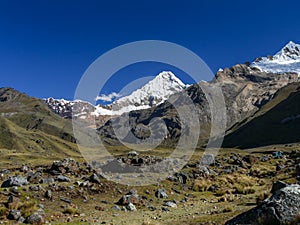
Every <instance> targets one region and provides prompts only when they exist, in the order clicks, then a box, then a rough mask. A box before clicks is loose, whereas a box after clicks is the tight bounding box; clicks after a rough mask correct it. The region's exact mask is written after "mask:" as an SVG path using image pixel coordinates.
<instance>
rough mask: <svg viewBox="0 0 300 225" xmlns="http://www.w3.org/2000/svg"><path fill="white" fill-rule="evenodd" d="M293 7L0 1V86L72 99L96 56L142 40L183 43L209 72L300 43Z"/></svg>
mask: <svg viewBox="0 0 300 225" xmlns="http://www.w3.org/2000/svg"><path fill="white" fill-rule="evenodd" d="M299 8H300V2H299V1H297V0H295V1H290V0H285V1H268V0H265V1H264V0H260V1H258V0H252V1H243V0H226V1H225V0H220V1H216V0H207V1H206V0H203V1H202V0H198V1H197V0H195V1H189V0H186V1H176V0H172V1H167V0H165V1H164V0H151V1H144V0H138V1H130V0H128V1H114V0H112V1H101V0H99V1H91V0H85V1H83V0H82V1H81V0H76V1H71V0H70V1H66V0H59V1H56V0H51V1H50V0H36V1H32V0H26V1H24V0H19V1H17V0H0V74H1V75H0V76H1V79H0V86H2V87H3V86H5V87H6V86H10V87H14V88H16V89H18V90H20V91H22V92H26V93H27V94H29V95H31V96H36V97H40V98H41V97H48V96H53V97H56V98H67V99H72V98H73V95H74V91H75V88H76V85H77V83H78V81H79V79H80V77H81V76H82V74H83V73H84V71H85V70H86V69H87V67H88V66H89V65H90V64H91V63H92V62H93V61H94V60H95V59H96V58H97V57H99V56H100V55H101V54H103V53H105V52H106V51H108V50H110V49H112V48H114V47H117V46H118V45H121V44H124V43H127V42H132V41H137V40H144V39H157V40H165V41H170V42H174V43H177V44H180V45H183V46H185V47H187V48H189V49H190V50H192V51H194V52H195V53H197V54H198V55H199V56H200V57H201V58H202V59H204V60H205V62H206V63H207V64H208V65H209V66H210V68H211V69H212V70H213V71H214V72H216V71H217V70H218V68H220V67H222V68H223V67H229V66H232V65H234V64H236V63H243V62H246V61H251V60H253V59H255V58H256V57H258V56H264V55H267V54H273V53H275V52H276V51H277V50H279V49H280V48H281V47H282V46H283V45H285V44H286V43H287V42H288V41H289V40H292V41H294V42H298V43H299V42H300V16H299ZM160 69H164V68H163V67H162V68H160V67H159V66H156V67H153V68H147V67H145V68H144V69H143V67H138V68H137V69H136V71H135V73H136V74H141V75H155V74H153V73H156V72H159V71H157V70H160ZM129 76H133V77H134V76H137V75H134V74H133V73H132V74H130V75H129ZM124 82H125V81H124ZM118 85H119V86H122V81H120V83H119V84H118ZM124 85H125V84H124ZM114 89H118V88H117V87H113V85H111V86H110V87H109V88H108V89H107V90H106V91H107V92H110V91H118V90H114Z"/></svg>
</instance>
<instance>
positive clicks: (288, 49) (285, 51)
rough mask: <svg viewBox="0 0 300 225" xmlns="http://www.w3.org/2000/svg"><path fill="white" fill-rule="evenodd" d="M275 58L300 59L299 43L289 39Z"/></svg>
mask: <svg viewBox="0 0 300 225" xmlns="http://www.w3.org/2000/svg"><path fill="white" fill-rule="evenodd" d="M274 58H275V59H277V60H283V61H290V60H291V61H293V60H300V45H299V44H295V43H294V42H292V41H290V42H289V43H288V44H286V45H285V46H284V47H283V48H282V49H281V50H280V51H279V52H278V53H277V54H276V55H275V56H274Z"/></svg>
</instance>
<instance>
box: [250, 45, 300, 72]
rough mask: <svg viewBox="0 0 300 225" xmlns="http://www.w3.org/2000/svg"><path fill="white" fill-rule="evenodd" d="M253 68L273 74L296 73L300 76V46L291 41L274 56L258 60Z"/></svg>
mask: <svg viewBox="0 0 300 225" xmlns="http://www.w3.org/2000/svg"><path fill="white" fill-rule="evenodd" d="M251 67H256V68H258V69H260V70H261V71H265V72H271V73H284V72H296V73H298V74H299V75H300V45H299V44H296V43H294V42H292V41H290V42H289V43H288V44H286V45H285V46H284V47H283V48H282V49H281V50H280V51H279V52H277V53H276V54H275V55H274V56H267V57H261V58H258V59H256V60H255V62H253V63H252V64H251Z"/></svg>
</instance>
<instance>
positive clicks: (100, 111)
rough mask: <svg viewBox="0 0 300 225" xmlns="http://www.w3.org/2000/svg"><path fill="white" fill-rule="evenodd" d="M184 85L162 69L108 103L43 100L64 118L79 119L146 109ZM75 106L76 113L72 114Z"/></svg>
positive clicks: (160, 101)
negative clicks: (135, 88) (73, 117)
mask: <svg viewBox="0 0 300 225" xmlns="http://www.w3.org/2000/svg"><path fill="white" fill-rule="evenodd" d="M186 87H187V85H185V84H184V83H183V82H182V81H181V80H180V79H179V78H177V77H176V76H175V75H174V74H173V73H172V72H170V71H163V72H161V73H160V74H158V75H157V76H156V77H154V79H152V80H150V81H149V82H148V83H146V84H145V85H144V86H142V87H141V88H139V89H137V90H135V91H133V92H132V93H131V94H130V95H128V96H124V97H122V98H119V99H118V100H116V101H115V102H113V103H111V104H109V105H105V106H103V105H97V106H94V105H92V104H91V103H88V102H84V101H80V100H75V101H67V100H64V99H53V98H48V99H45V100H44V101H45V103H46V104H47V105H48V107H49V108H50V109H51V110H52V111H53V112H55V113H56V114H59V115H60V116H62V117H64V118H72V116H75V117H79V118H81V119H86V118H87V119H88V118H91V117H92V116H96V117H98V116H114V115H121V114H123V113H125V112H130V111H133V110H139V109H147V108H150V107H152V106H155V105H159V104H160V103H162V102H164V101H165V100H167V99H168V98H169V97H170V96H171V95H172V94H175V93H177V92H180V91H182V90H184V89H185V88H186ZM75 106H76V114H75V115H72V111H73V109H74V107H75Z"/></svg>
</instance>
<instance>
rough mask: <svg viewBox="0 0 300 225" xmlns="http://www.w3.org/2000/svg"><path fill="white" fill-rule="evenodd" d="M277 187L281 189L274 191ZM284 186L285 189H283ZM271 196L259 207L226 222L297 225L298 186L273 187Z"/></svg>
mask: <svg viewBox="0 0 300 225" xmlns="http://www.w3.org/2000/svg"><path fill="white" fill-rule="evenodd" d="M279 186H283V188H281V189H279V190H277V191H276V189H277V188H278V187H279ZM284 186H285V187H284ZM273 193H274V194H273V195H272V196H271V197H270V198H268V199H266V200H265V201H264V202H263V203H262V204H261V205H259V206H257V207H255V208H253V209H251V210H250V211H248V212H245V213H242V214H240V215H238V216H237V217H235V218H233V219H231V220H229V221H227V222H226V225H235V224H253V225H257V224H274V225H276V224H278V225H280V224H298V222H300V221H297V218H298V219H299V212H300V185H297V184H294V185H282V182H281V185H278V183H277V184H276V188H275V187H273Z"/></svg>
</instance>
